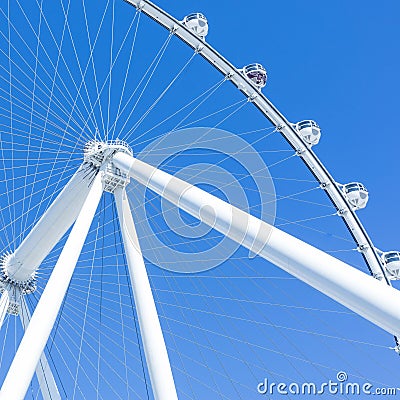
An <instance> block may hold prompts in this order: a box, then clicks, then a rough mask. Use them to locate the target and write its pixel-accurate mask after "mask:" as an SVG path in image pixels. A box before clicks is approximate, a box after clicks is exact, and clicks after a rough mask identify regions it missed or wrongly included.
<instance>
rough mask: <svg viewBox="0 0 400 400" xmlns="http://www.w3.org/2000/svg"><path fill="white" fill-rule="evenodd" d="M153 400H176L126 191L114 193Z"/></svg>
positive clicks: (121, 189)
mask: <svg viewBox="0 0 400 400" xmlns="http://www.w3.org/2000/svg"><path fill="white" fill-rule="evenodd" d="M114 195H115V201H116V205H117V210H118V217H119V221H120V226H121V231H122V238H123V241H124V247H125V253H126V258H127V261H128V268H129V274H130V278H131V283H132V289H133V295H134V298H135V304H136V310H137V315H138V319H139V325H140V332H141V335H142V341H143V347H144V352H145V355H146V361H147V367H148V370H149V375H150V380H151V385H152V388H153V394H154V398H155V399H156V400H177V399H178V397H177V394H176V389H175V383H174V378H173V376H172V371H171V366H170V362H169V358H168V353H167V349H166V346H165V341H164V336H163V333H162V330H161V326H160V321H159V319H158V314H157V309H156V306H155V303H154V298H153V294H152V291H151V287H150V283H149V278H148V276H147V271H146V266H145V264H144V260H143V256H142V252H141V250H140V245H139V241H138V238H137V235H136V229H135V226H134V222H133V218H132V214H131V210H130V207H129V203H128V199H127V196H126V191H125V189H123V188H117V189H116V190H115V192H114Z"/></svg>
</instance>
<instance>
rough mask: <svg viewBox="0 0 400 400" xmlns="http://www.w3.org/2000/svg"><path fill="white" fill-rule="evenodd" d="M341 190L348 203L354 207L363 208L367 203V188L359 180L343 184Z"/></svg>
mask: <svg viewBox="0 0 400 400" xmlns="http://www.w3.org/2000/svg"><path fill="white" fill-rule="evenodd" d="M343 192H344V194H345V196H346V197H347V200H348V201H349V203H350V204H351V205H352V206H353V207H354V208H355V209H356V210H359V209H360V208H364V207H365V206H366V205H367V203H368V190H367V189H366V187H365V186H364V185H363V184H362V183H359V182H351V183H347V184H346V185H343Z"/></svg>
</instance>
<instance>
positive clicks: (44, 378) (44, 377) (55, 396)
mask: <svg viewBox="0 0 400 400" xmlns="http://www.w3.org/2000/svg"><path fill="white" fill-rule="evenodd" d="M19 316H20V319H21V323H22V327H23V328H24V331H26V329H27V328H28V325H29V321H30V320H31V313H30V311H29V308H28V305H27V304H26V301H25V296H22V297H21V310H20V313H19ZM36 377H37V380H38V382H39V387H40V391H41V393H42V397H43V400H61V396H60V393H59V391H58V388H57V384H56V381H55V379H54V376H53V373H52V372H51V368H50V365H49V362H48V361H47V357H46V355H45V354H44V352H43V353H42V355H41V357H40V360H39V363H38V365H37V367H36Z"/></svg>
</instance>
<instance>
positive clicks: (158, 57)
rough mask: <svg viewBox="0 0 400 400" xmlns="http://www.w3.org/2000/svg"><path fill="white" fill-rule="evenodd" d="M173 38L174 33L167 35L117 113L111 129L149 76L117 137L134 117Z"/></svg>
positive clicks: (114, 127)
mask: <svg viewBox="0 0 400 400" xmlns="http://www.w3.org/2000/svg"><path fill="white" fill-rule="evenodd" d="M171 39H172V33H170V34H169V35H168V37H167V39H166V40H165V41H164V43H163V44H162V45H161V48H160V49H159V50H158V52H157V54H156V55H155V56H154V58H153V60H152V61H151V63H150V65H149V66H148V68H147V70H146V71H145V73H144V74H143V75H142V77H141V79H140V81H139V83H138V84H137V85H136V87H135V89H134V90H133V91H132V93H131V95H130V96H129V97H128V99H127V100H126V101H125V104H124V106H123V107H122V109H121V111H120V112H119V114H117V116H116V118H115V120H114V122H113V124H112V125H111V128H110V130H111V129H114V131H115V129H116V125H117V123H118V121H119V120H120V118H121V116H122V115H123V114H124V112H125V110H126V109H127V108H128V107H129V106H130V103H131V101H132V100H133V99H134V97H135V95H136V92H137V91H138V90H139V88H140V86H141V84H142V83H143V82H144V80H145V79H146V77H147V80H146V82H145V84H144V86H143V88H142V90H141V92H140V93H139V95H138V97H137V99H136V101H135V103H134V104H133V106H131V107H130V111H129V113H128V115H127V117H125V123H124V124H123V125H122V127H121V128H120V130H119V133H118V135H117V137H118V136H119V135H120V134H121V132H123V131H124V129H125V126H126V125H127V123H128V121H129V120H130V118H131V117H132V114H133V113H134V111H135V109H136V107H137V105H138V104H139V102H140V99H141V98H142V96H143V93H144V92H145V91H146V89H147V86H148V85H149V83H150V81H151V79H152V77H153V75H154V73H155V72H156V70H157V67H158V65H159V64H160V62H161V60H162V58H163V56H164V53H165V51H166V50H167V47H168V45H169V42H170V41H171Z"/></svg>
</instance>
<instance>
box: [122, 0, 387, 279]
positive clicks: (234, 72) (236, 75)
mask: <svg viewBox="0 0 400 400" xmlns="http://www.w3.org/2000/svg"><path fill="white" fill-rule="evenodd" d="M124 1H125V2H126V3H128V4H130V5H132V6H134V7H135V8H136V9H137V11H138V12H143V13H144V14H145V15H147V16H148V17H150V18H151V19H153V20H154V21H155V22H157V23H158V24H159V25H160V26H162V27H163V28H165V29H167V30H169V31H170V32H171V34H173V35H175V36H177V37H178V38H179V39H180V40H181V41H183V42H184V43H185V44H187V45H188V46H190V47H191V48H193V49H194V50H195V52H196V53H198V54H200V55H201V56H202V57H203V58H204V59H205V60H206V61H207V62H208V63H209V64H210V65H211V66H212V67H214V68H215V69H216V70H218V71H219V72H220V73H221V74H223V75H224V76H225V79H226V80H230V81H231V82H232V84H234V85H235V86H236V87H237V88H238V89H239V90H240V91H241V92H242V94H243V95H244V96H246V97H247V99H248V100H249V102H251V103H253V104H254V105H255V107H257V108H258V109H259V111H260V112H261V113H262V114H263V115H264V116H265V117H266V118H267V119H268V120H269V121H270V122H271V123H272V124H273V125H274V126H275V128H276V130H277V131H278V132H279V133H280V134H281V135H282V136H283V138H284V139H285V140H286V141H287V142H288V143H289V145H290V146H291V147H292V148H293V150H295V152H296V154H297V155H298V156H299V157H300V158H301V160H302V161H303V163H304V164H305V166H306V167H307V168H308V170H309V171H310V172H311V174H312V175H313V176H314V178H315V179H316V180H317V182H318V183H319V184H320V186H321V188H322V189H323V190H324V191H325V193H326V194H327V196H328V198H329V200H330V201H331V203H332V204H333V206H334V207H335V208H336V210H337V212H338V215H339V216H340V217H341V218H342V220H343V222H344V224H345V226H346V228H347V230H348V232H349V233H350V235H351V237H352V238H353V240H354V242H355V244H356V245H357V250H358V251H359V252H360V253H361V254H362V256H363V258H364V261H365V264H366V266H367V268H368V270H369V272H370V274H371V275H372V276H374V277H375V278H377V279H379V280H385V282H386V284H387V285H389V286H392V285H391V283H390V280H389V278H388V274H387V273H386V271H385V269H384V266H383V264H382V261H381V258H380V256H379V254H378V249H377V248H376V247H375V246H374V244H373V242H372V239H371V238H370V236H369V235H368V233H367V230H366V229H365V227H364V225H363V224H362V222H361V220H360V219H359V218H358V216H357V215H356V213H355V209H354V208H353V207H352V206H351V204H350V202H349V201H348V200H347V199H346V197H345V195H344V193H343V191H342V190H341V189H340V185H339V184H338V183H337V182H336V181H335V180H334V178H333V177H332V175H331V174H330V173H329V171H328V169H327V168H326V167H325V165H324V164H323V163H322V162H321V160H320V159H319V158H318V156H317V155H316V154H315V153H314V151H313V150H312V148H311V147H310V146H308V145H307V144H306V142H305V141H304V139H303V138H302V137H301V136H300V134H299V133H298V132H297V131H296V130H295V128H294V126H293V124H292V123H290V122H289V120H288V119H287V118H286V117H285V116H284V115H283V114H282V113H281V112H280V111H279V110H278V109H277V108H276V107H275V106H274V105H273V104H272V102H271V101H270V100H269V99H268V98H267V97H266V96H265V95H264V94H263V93H262V92H261V90H260V89H259V88H258V87H257V86H256V85H255V84H253V83H252V82H251V81H250V80H248V79H246V77H245V76H244V75H243V74H242V73H241V70H240V69H239V68H237V67H235V66H234V65H233V64H232V63H231V62H230V61H229V60H227V59H226V58H225V57H224V56H223V55H221V54H220V53H219V51H217V50H216V49H215V48H214V47H213V46H211V45H210V44H209V43H207V42H206V41H205V39H204V38H203V37H200V36H198V35H196V34H195V33H194V32H192V31H191V30H190V29H189V28H188V27H186V26H185V25H184V24H183V23H182V21H179V20H178V19H176V18H174V17H173V16H172V15H170V14H169V13H168V12H166V11H165V10H164V9H162V8H160V7H159V6H157V5H156V4H154V3H153V2H151V1H149V0H124Z"/></svg>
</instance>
